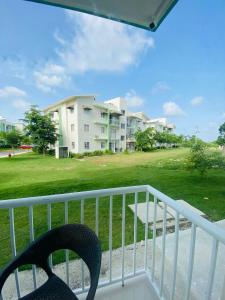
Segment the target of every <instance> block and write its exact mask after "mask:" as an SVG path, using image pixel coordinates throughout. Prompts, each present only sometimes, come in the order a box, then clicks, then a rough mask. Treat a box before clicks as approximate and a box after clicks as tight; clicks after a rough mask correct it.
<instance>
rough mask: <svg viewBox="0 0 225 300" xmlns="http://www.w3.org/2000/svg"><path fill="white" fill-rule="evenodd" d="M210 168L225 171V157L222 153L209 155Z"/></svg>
mask: <svg viewBox="0 0 225 300" xmlns="http://www.w3.org/2000/svg"><path fill="white" fill-rule="evenodd" d="M208 160H209V167H210V168H211V169H225V155H224V153H223V152H221V151H210V152H209V153H208Z"/></svg>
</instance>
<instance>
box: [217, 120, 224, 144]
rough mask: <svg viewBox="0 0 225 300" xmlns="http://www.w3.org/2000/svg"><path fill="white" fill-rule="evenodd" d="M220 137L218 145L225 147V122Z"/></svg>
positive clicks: (220, 128) (220, 130) (220, 129)
mask: <svg viewBox="0 0 225 300" xmlns="http://www.w3.org/2000/svg"><path fill="white" fill-rule="evenodd" d="M219 133H220V134H219V136H218V139H217V144H218V145H220V146H224V145H225V122H224V123H223V124H222V125H221V126H220V127H219Z"/></svg>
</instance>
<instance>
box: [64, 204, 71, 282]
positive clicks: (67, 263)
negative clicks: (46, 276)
mask: <svg viewBox="0 0 225 300" xmlns="http://www.w3.org/2000/svg"><path fill="white" fill-rule="evenodd" d="M64 214H65V216H64V218H65V224H68V201H66V202H65V204H64ZM65 256H66V283H67V285H70V275H69V250H68V249H66V250H65Z"/></svg>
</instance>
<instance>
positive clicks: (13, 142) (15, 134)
mask: <svg viewBox="0 0 225 300" xmlns="http://www.w3.org/2000/svg"><path fill="white" fill-rule="evenodd" d="M5 139H6V143H7V144H8V145H9V146H10V147H12V148H15V147H18V146H19V145H20V143H21V140H22V134H21V132H20V131H18V130H12V131H9V132H6V133H5Z"/></svg>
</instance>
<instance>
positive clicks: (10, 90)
mask: <svg viewBox="0 0 225 300" xmlns="http://www.w3.org/2000/svg"><path fill="white" fill-rule="evenodd" d="M26 95H27V93H26V92H25V91H23V90H21V89H18V88H17V87H15V86H5V87H4V88H2V89H0V98H9V97H26Z"/></svg>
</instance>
